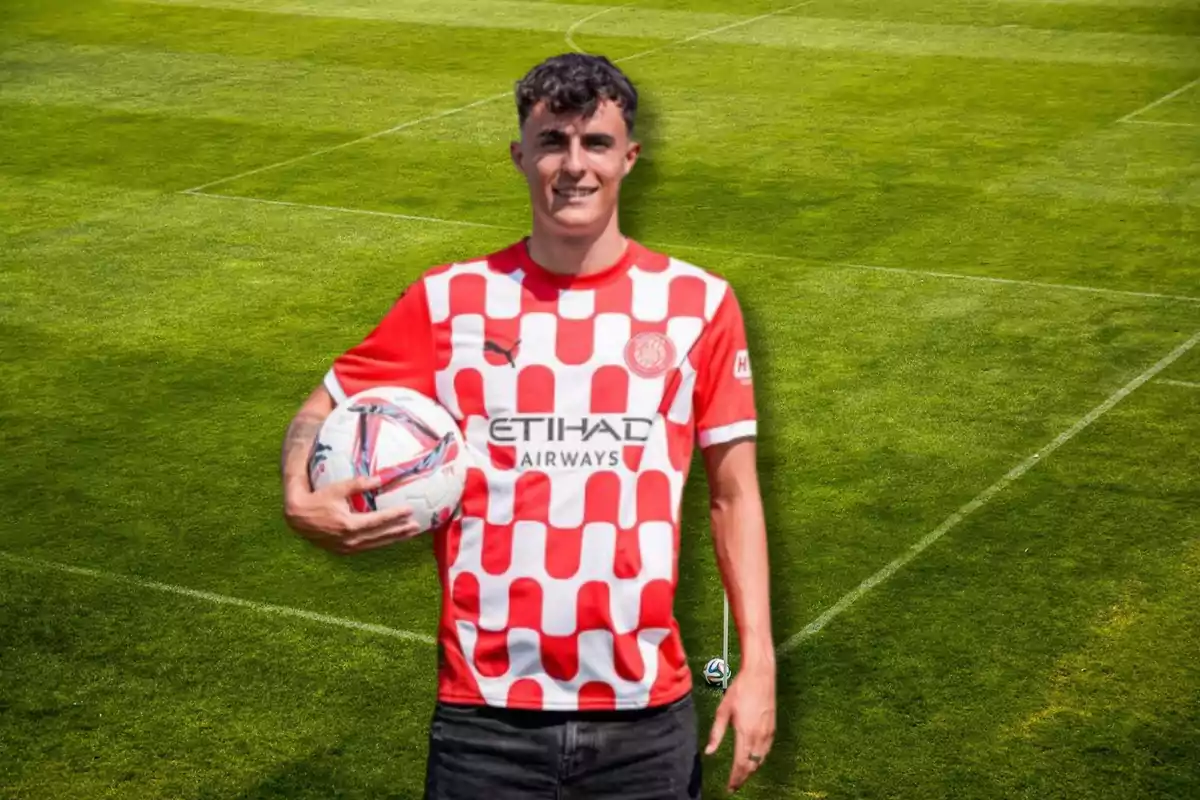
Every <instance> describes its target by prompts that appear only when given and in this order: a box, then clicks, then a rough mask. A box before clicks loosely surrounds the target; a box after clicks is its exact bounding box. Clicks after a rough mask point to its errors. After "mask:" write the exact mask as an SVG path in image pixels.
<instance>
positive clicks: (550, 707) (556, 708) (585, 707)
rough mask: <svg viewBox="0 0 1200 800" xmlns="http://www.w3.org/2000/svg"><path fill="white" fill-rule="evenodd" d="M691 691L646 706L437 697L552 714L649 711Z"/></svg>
mask: <svg viewBox="0 0 1200 800" xmlns="http://www.w3.org/2000/svg"><path fill="white" fill-rule="evenodd" d="M692 689H693V686H692V684H690V683H689V684H686V685H685V686H684V689H683V690H682V691H680V692H678V693H672V694H670V695H667V696H665V697H663V698H661V699H658V700H656V701H655V702H654V703H653V704H647V705H631V704H628V703H627V704H624V705H622V704H621V703H617V704H616V705H603V704H594V703H585V704H580V705H576V706H565V705H555V704H546V703H542V704H540V705H531V704H527V703H506V704H505V705H499V706H494V705H492V704H490V703H488V701H487V700H481V699H480V698H479V697H478V696H464V697H457V696H454V695H442V694H439V695H438V698H437V699H438V702H439V703H452V704H454V705H468V706H478V707H479V708H503V709H507V710H509V711H550V712H554V713H562V712H572V711H578V712H581V713H582V712H595V711H649V710H652V709H656V708H665V707H666V706H669V705H671V704H672V703H676V702H678V701H679V700H681V699H683V698H684V697H686V696H687V695H689V694H691V692H692Z"/></svg>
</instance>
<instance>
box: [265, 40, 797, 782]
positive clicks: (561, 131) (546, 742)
mask: <svg viewBox="0 0 1200 800" xmlns="http://www.w3.org/2000/svg"><path fill="white" fill-rule="evenodd" d="M516 95H517V97H516V99H517V108H518V117H519V121H520V124H521V138H520V141H517V142H513V143H512V145H511V146H510V154H511V157H512V161H513V163H514V164H515V165H516V167H517V169H518V170H519V171H520V172H521V173H522V174H523V175H524V176H525V179H526V180H527V181H528V184H529V192H530V200H531V205H532V212H533V213H532V216H533V223H532V232H531V235H530V236H529V237H528V238H527V239H524V240H522V241H520V242H517V243H516V244H513V245H512V246H510V247H508V248H506V249H504V250H502V251H500V252H497V253H493V254H491V255H489V256H486V257H484V258H480V259H478V260H474V261H468V262H461V263H456V264H451V265H446V266H441V267H437V268H435V269H432V270H429V271H428V272H426V273H425V274H424V276H423V277H422V278H421V279H420V280H418V281H416V282H415V283H414V284H413V285H412V286H410V287H409V288H408V289H407V290H406V291H405V292H404V294H402V295H401V297H400V299H399V300H397V301H396V303H395V305H394V306H393V308H392V309H391V310H390V311H389V312H388V314H387V315H386V317H385V318H384V319H383V320H382V322H380V323H379V325H378V326H377V327H376V328H375V329H374V330H373V331H372V332H371V333H370V334H369V335H368V336H367V337H366V339H365V340H364V341H363V342H362V343H361V344H359V345H357V346H356V347H354V348H352V349H351V350H350V351H348V352H347V353H345V354H344V355H342V356H341V357H339V358H338V359H337V360H336V361H335V362H334V364H333V366H332V369H331V370H330V371H329V373H328V375H327V376H326V378H325V381H324V384H323V385H322V386H321V387H319V388H317V390H316V391H315V392H313V394H312V396H311V397H309V399H308V401H307V402H306V403H305V404H304V406H303V407H302V408H301V409H300V412H299V413H298V414H297V416H296V418H295V420H294V421H293V423H292V425H291V427H290V429H289V432H288V436H287V440H286V442H285V444H284V452H283V473H284V487H285V515H286V517H287V520H288V522H289V524H290V525H291V526H292V527H293V528H294V529H295V530H297V531H298V532H300V533H301V534H304V535H306V536H307V537H309V538H310V539H311V540H312V541H314V542H316V543H317V544H319V545H321V546H323V547H326V548H328V549H330V550H334V551H336V552H341V553H355V552H359V551H362V550H366V549H370V548H374V547H380V546H384V545H388V544H391V543H393V542H396V541H400V540H403V539H407V538H411V537H412V536H413V535H415V534H416V531H415V526H414V525H413V523H412V522H411V521H410V520H409V518H408V516H407V514H406V513H405V512H404V511H403V510H399V511H391V512H373V513H366V514H352V513H350V512H349V509H348V507H347V504H346V501H345V498H346V497H348V496H349V495H350V494H352V493H354V492H359V491H363V490H365V489H367V488H374V486H376V485H377V482H376V481H374V480H373V479H365V478H364V479H361V480H354V481H347V482H345V483H344V484H341V485H339V486H336V487H327V488H326V489H325V490H323V491H321V492H315V493H314V492H312V491H311V489H310V487H309V485H308V480H307V477H306V459H307V456H308V453H309V450H310V448H311V445H312V442H313V440H314V438H315V435H316V432H317V430H318V429H319V427H320V425H321V422H322V420H323V419H324V418H325V417H326V416H327V415H328V414H329V412H330V411H331V410H332V409H333V408H334V405H335V403H336V402H338V401H340V400H342V399H344V398H345V397H347V396H349V395H352V394H354V393H357V392H359V391H361V390H363V389H365V388H369V387H371V386H377V385H402V386H408V387H411V388H414V389H417V390H419V391H421V392H424V393H426V394H427V395H429V396H431V397H434V398H436V399H437V400H438V401H439V402H441V403H442V404H443V405H444V406H445V407H446V408H447V409H449V411H450V412H451V413H452V414H453V415H454V416H455V418H456V419H458V420H459V421H460V424H461V426H462V429H463V432H464V434H465V436H466V439H467V441H468V444H469V445H470V446H471V449H472V451H473V452H474V453H475V455H476V462H477V463H476V465H475V466H473V467H472V468H471V470H470V475H469V478H468V483H467V488H466V491H465V494H464V497H463V502H462V513H461V515H460V517H459V518H458V519H455V520H452V521H451V522H450V523H448V524H447V525H446V526H444V527H443V528H442V529H439V530H437V531H435V532H434V533H433V546H434V549H435V552H436V554H437V561H438V568H439V573H440V578H441V581H442V587H443V589H442V615H441V624H440V626H439V632H438V639H439V656H440V658H439V685H438V702H437V704H436V707H435V712H434V716H433V720H432V725H431V732H430V742H429V761H428V771H427V780H426V796H427V797H428V798H471V800H475V798H489V799H490V800H506V799H507V798H522V799H526V798H547V800H550V798H557V797H567V796H570V797H580V798H584V797H588V798H592V797H594V798H618V797H619V798H635V797H636V798H641V797H644V798H664V800H666V799H668V798H696V797H699V796H700V795H699V792H700V759H699V753H698V745H697V741H696V739H697V735H696V718H695V711H694V708H693V706H692V701H691V688H692V683H691V671H690V670H689V668H688V663H687V659H686V656H685V654H684V650H683V646H682V643H681V641H680V635H679V627H678V625H677V623H676V621H675V618H674V612H673V598H674V592H675V586H676V580H677V575H678V571H677V557H678V544H679V536H680V520H679V509H680V497H681V493H682V490H683V484H684V481H685V480H686V477H687V470H688V465H689V463H690V460H691V454H692V450H693V443H694V442H697V441H698V443H699V446H700V447H701V448H702V450H703V455H704V462H705V467H706V470H707V473H708V476H709V482H710V485H711V492H712V502H711V508H712V528H713V539H714V545H715V548H716V553H717V560H718V565H719V567H720V571H721V575H722V578H723V580H724V583H725V587H726V590H727V592H728V595H729V600H730V605H731V608H732V610H733V615H734V619H735V621H736V623H737V626H738V631H739V633H740V638H741V645H742V662H741V668H740V670H739V673H738V675H737V676H736V677H735V678H734V680H733V682H732V684H731V686H730V687H729V690H728V691H727V693H726V694H725V697H724V700H723V701H722V703H721V705H720V708H719V710H718V712H717V717H716V721H715V723H714V725H713V728H712V734H711V737H710V740H709V744H708V747H707V752H708V753H712V752H715V750H716V748H717V747H718V746H719V745H720V743H721V740H722V738H723V736H724V734H725V731H726V728H727V726H729V725H732V726H733V728H734V731H735V752H734V764H733V770H732V773H731V775H730V779H729V788H730V789H731V790H736V788H737V787H739V786H740V785H741V784H742V783H743V782H744V781H745V780H746V778H747V777H748V776H749V775H750V773H752V772H753V771H754V770H755V769H757V767H758V766H759V764H761V763H762V759H763V758H764V757H765V756H766V754H767V751H768V749H769V748H770V745H771V741H772V738H773V736H774V727H775V661H774V646H773V643H772V638H771V626H770V610H769V605H768V571H767V547H766V534H765V530H764V524H763V514H762V504H761V500H760V497H759V489H758V479H757V472H756V466H755V445H754V435H755V408H754V397H753V388H752V385H751V378H750V364H749V357H748V354H747V346H746V339H745V332H744V327H743V323H742V317H741V312H740V310H739V307H738V304H737V300H736V298H735V297H734V294H733V291H732V289H731V288H730V286H729V284H727V283H726V282H725V281H723V280H721V279H720V278H717V277H716V276H714V275H711V274H709V273H707V272H705V271H703V270H701V269H699V268H697V267H694V266H691V265H690V264H687V263H684V262H682V261H678V260H675V259H672V258H669V257H667V256H665V255H661V254H658V253H654V252H651V251H650V250H648V249H646V248H644V247H642V246H641V245H639V244H638V243H636V242H633V241H631V240H629V239H627V238H625V237H624V236H622V234H621V231H620V228H619V226H618V213H617V205H618V203H617V200H618V194H619V190H620V187H621V181H622V180H623V179H624V178H625V176H626V175H628V174H629V172H630V170H631V169H633V166H634V164H635V163H636V162H637V159H638V154H639V151H640V146H639V145H638V144H637V143H636V142H635V141H634V139H633V129H634V119H635V116H636V111H637V93H636V91H635V89H634V87H633V86H632V84H631V83H630V82H629V80H628V79H627V78H626V77H625V76H624V75H623V74H622V73H621V72H620V71H619V70H618V69H617V68H616V67H615V66H613V65H612V64H611V63H610V62H609V61H608V60H607V59H604V58H602V57H598V56H587V55H579V54H570V55H563V56H558V57H555V58H551V59H549V60H547V61H546V62H544V63H542V64H540V65H538V66H537V67H535V68H534V69H533V70H532V71H531V72H530V73H529V74H528V75H526V77H525V78H524V79H523V80H522V81H521V82H520V83H519V84H518V85H517V92H516Z"/></svg>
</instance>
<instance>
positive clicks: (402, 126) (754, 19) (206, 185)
mask: <svg viewBox="0 0 1200 800" xmlns="http://www.w3.org/2000/svg"><path fill="white" fill-rule="evenodd" d="M636 1H637V0H633V1H632V2H629V3H626V4H625V5H623V6H617V7H615V8H607V9H604V10H602V11H600V12H593V13H591V14H588V15H586V16H584V17H582V18H580V19H579V20H577V21H575V22H574V23H572V24H571V26H570V27H569V28H568V29H567V33H566V41H567V43H568V44H569V45H570V46H571V47H572V48H573V49H575V50H576V51H579V52H582V51H580V50H579V48H578V46H577V45H576V44H575V40H574V39H573V38H572V37H573V36H574V34H575V33H576V32H577V31H578V30H579V28H580V26H582V25H583V24H584V23H586V22H588V21H589V20H592V19H595V18H597V17H599V16H601V15H603V14H606V13H608V12H610V11H616V10H619V9H621V8H625V7H626V6H630V5H633V4H634V2H636ZM812 2H814V0H805V2H802V3H796V4H794V5H790V6H787V7H786V8H781V9H779V10H777V11H771V12H768V13H766V14H759V15H758V16H757V17H749V18H747V19H744V20H739V21H738V22H734V23H731V24H728V25H722V26H720V27H717V28H710V29H708V30H704V31H700V32H699V33H694V34H692V35H691V36H686V37H684V38H681V39H674V40H672V41H669V42H667V43H666V44H663V45H659V46H658V47H652V48H650V49H649V50H643V51H642V52H640V53H633V54H632V55H628V56H621V57H620V58H614V59H613V63H614V64H621V63H624V62H626V61H632V60H633V59H635V58H643V57H645V56H648V55H653V54H654V53H659V52H662V51H663V50H666V49H667V48H669V47H675V46H677V45H681V44H688V43H690V42H694V41H696V40H697V39H702V38H704V37H705V36H712V35H713V34H716V33H723V32H724V31H727V30H732V29H733V28H740V27H742V26H745V25H749V24H751V23H754V22H760V21H761V20H764V19H768V18H770V17H774V16H777V15H779V14H786V13H787V12H789V11H794V10H796V9H797V8H800V7H801V6H806V5H808V4H809V3H812ZM504 97H512V92H511V91H505V92H500V93H499V94H494V95H491V96H490V97H484V98H482V99H480V100H476V101H475V102H473V103H467V104H466V105H463V106H459V107H458V108H451V109H448V110H446V111H441V112H438V113H437V114H430V115H428V116H425V117H420V118H418V119H414V120H409V121H408V122H402V123H400V124H399V125H394V126H392V127H390V128H387V129H385V130H382V131H376V132H375V133H369V134H367V135H366V136H360V137H358V138H357V139H352V140H351V141H348V142H342V143H341V144H335V145H333V146H332V147H323V148H321V149H320V150H314V151H313V152H311V153H305V154H304V155H300V156H296V157H295V158H289V159H285V160H283V161H277V162H275V163H274V164H267V165H266V166H262V167H256V168H255V169H248V170H246V171H245V172H239V173H238V174H236V175H230V176H228V177H225V178H218V179H216V180H213V181H209V182H207V183H202V184H200V185H199V186H193V187H192V188H190V189H183V190H181V193H182V194H197V193H199V192H202V191H203V190H204V189H208V188H211V187H213V186H220V185H221V184H223V183H230V182H231V181H236V180H237V179H239V178H248V177H250V176H251V175H258V174H259V173H262V172H269V171H270V170H273V169H279V168H280V167H286V166H290V165H292V164H297V163H299V162H301V161H307V160H308V159H310V158H316V157H317V156H323V155H327V154H329V153H332V152H335V151H337V150H342V149H344V148H347V147H352V146H354V145H356V144H362V143H363V142H369V141H371V140H372V139H378V138H380V137H382V136H388V135H390V134H393V133H399V132H400V131H402V130H406V129H408V128H413V127H416V126H417V125H422V124H424V123H426V122H434V121H436V120H439V119H445V118H446V117H451V116H454V115H455V114H460V113H462V112H463V111H469V110H471V109H472V108H477V107H479V106H482V105H486V104H487V103H492V102H495V101H496V100H499V99H501V98H504Z"/></svg>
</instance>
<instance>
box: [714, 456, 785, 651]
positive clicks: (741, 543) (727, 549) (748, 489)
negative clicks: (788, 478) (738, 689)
mask: <svg viewBox="0 0 1200 800" xmlns="http://www.w3.org/2000/svg"><path fill="white" fill-rule="evenodd" d="M711 512H712V535H713V544H714V547H715V550H716V557H717V566H718V568H719V569H720V572H721V579H722V581H723V582H724V584H725V591H726V594H727V595H728V597H729V608H730V611H731V612H732V614H733V618H734V622H735V624H736V625H737V630H738V636H739V638H740V640H741V653H742V669H743V670H747V669H769V670H771V671H774V669H775V645H774V640H773V637H772V634H771V603H770V570H769V565H768V560H767V536H766V524H765V521H764V517H763V508H762V500H761V498H760V495H759V490H758V485H757V481H754V480H752V476H747V477H745V478H743V479H742V480H741V481H739V482H738V484H737V485H735V486H733V487H730V488H729V489H728V490H727V491H726V492H725V494H724V495H723V496H718V497H714V498H713V500H712V503H711Z"/></svg>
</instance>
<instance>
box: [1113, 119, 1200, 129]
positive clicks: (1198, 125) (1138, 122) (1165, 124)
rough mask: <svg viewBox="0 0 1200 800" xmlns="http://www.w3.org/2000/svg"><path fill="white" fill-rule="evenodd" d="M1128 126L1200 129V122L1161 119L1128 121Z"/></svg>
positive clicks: (1126, 121)
mask: <svg viewBox="0 0 1200 800" xmlns="http://www.w3.org/2000/svg"><path fill="white" fill-rule="evenodd" d="M1124 122H1125V123H1126V124H1127V125H1161V126H1163V127H1167V128H1200V122H1168V121H1167V120H1160V119H1127V120H1124Z"/></svg>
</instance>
